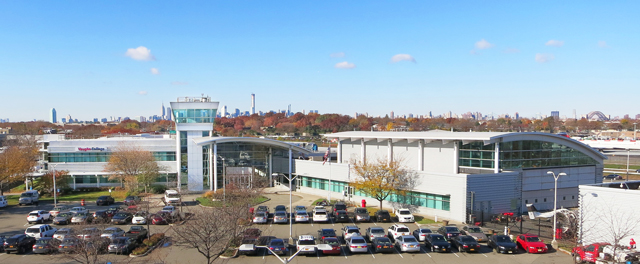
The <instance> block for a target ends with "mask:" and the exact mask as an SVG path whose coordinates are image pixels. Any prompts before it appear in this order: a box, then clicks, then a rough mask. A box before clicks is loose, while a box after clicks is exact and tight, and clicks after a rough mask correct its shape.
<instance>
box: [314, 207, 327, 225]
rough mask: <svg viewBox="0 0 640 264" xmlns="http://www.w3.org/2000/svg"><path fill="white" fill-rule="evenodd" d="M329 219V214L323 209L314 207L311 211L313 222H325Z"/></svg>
mask: <svg viewBox="0 0 640 264" xmlns="http://www.w3.org/2000/svg"><path fill="white" fill-rule="evenodd" d="M327 221H329V216H328V215H327V210H325V209H315V210H314V211H313V222H327Z"/></svg>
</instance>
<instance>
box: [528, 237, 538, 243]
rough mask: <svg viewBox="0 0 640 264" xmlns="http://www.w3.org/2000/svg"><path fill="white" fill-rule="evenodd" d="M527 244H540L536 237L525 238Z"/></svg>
mask: <svg viewBox="0 0 640 264" xmlns="http://www.w3.org/2000/svg"><path fill="white" fill-rule="evenodd" d="M527 242H540V239H539V238H538V237H527Z"/></svg>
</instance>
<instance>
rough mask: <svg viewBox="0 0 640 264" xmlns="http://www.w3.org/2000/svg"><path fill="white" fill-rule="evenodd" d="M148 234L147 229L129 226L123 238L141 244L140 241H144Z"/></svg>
mask: <svg viewBox="0 0 640 264" xmlns="http://www.w3.org/2000/svg"><path fill="white" fill-rule="evenodd" d="M148 234H149V231H147V229H146V228H144V227H143V226H131V227H130V228H129V231H127V232H126V233H124V236H125V237H128V238H129V239H131V240H135V241H138V242H142V240H144V239H145V238H146V237H147V235H148Z"/></svg>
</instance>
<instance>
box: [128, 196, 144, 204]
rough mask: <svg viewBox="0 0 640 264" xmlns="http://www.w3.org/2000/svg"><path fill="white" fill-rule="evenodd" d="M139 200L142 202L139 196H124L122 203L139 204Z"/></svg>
mask: <svg viewBox="0 0 640 264" xmlns="http://www.w3.org/2000/svg"><path fill="white" fill-rule="evenodd" d="M140 202H142V199H141V198H140V196H127V198H124V205H127V206H128V205H136V204H139V203H140Z"/></svg>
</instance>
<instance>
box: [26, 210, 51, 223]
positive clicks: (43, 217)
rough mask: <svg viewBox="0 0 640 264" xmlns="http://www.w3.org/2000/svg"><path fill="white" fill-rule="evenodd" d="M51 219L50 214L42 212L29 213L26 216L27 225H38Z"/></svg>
mask: <svg viewBox="0 0 640 264" xmlns="http://www.w3.org/2000/svg"><path fill="white" fill-rule="evenodd" d="M51 219H53V218H52V217H51V213H49V212H47V211H44V210H37V211H31V212H30V213H29V215H27V223H29V224H32V223H39V224H42V223H44V222H45V221H49V220H51Z"/></svg>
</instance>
